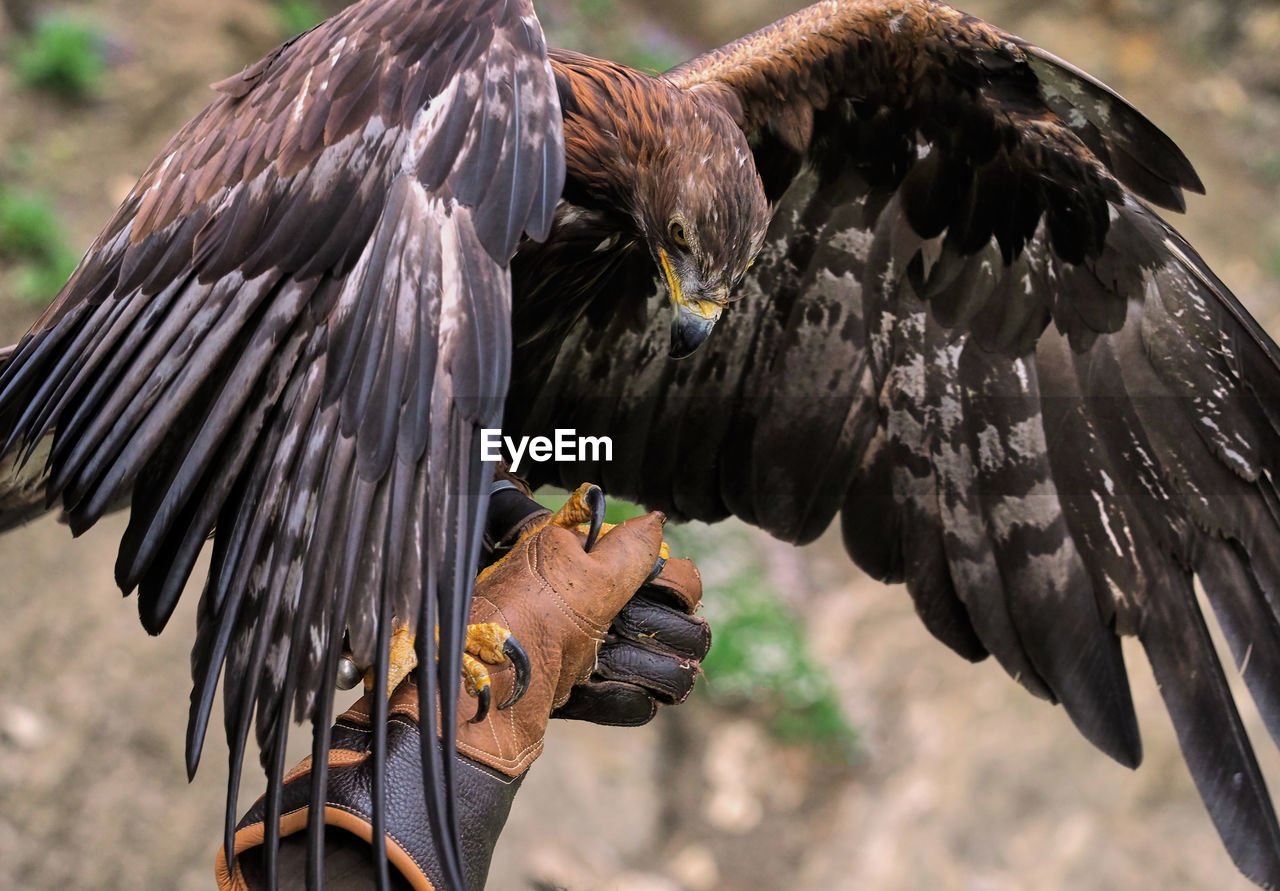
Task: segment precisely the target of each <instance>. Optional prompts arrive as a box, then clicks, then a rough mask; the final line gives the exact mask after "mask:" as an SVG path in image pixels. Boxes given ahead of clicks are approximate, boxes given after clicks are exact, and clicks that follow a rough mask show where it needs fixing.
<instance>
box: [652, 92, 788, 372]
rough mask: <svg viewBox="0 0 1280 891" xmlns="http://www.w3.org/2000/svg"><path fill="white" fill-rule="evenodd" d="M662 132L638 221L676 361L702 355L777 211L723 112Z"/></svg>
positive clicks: (693, 116)
mask: <svg viewBox="0 0 1280 891" xmlns="http://www.w3.org/2000/svg"><path fill="white" fill-rule="evenodd" d="M676 107H677V108H681V109H684V110H687V112H688V113H686V114H683V115H679V116H678V119H677V120H675V121H669V122H667V124H668V125H667V126H665V127H663V131H664V133H663V136H664V137H665V139H663V140H662V142H663V145H662V149H661V150H660V151H658V152H655V153H654V154H653V156H651V158H650V163H648V164H643V165H638V168H637V180H638V182H637V185H638V187H639V188H638V189H637V195H636V198H637V201H636V208H635V215H636V218H637V223H638V224H639V227H640V230H641V234H642V235H643V237H644V239H645V241H646V242H647V243H648V245H649V250H650V252H651V253H652V255H653V259H654V261H655V263H656V264H657V266H658V270H659V272H660V275H661V280H662V281H664V282H665V283H666V286H667V295H668V298H669V300H670V302H671V311H672V319H671V356H672V358H676V359H680V358H683V357H685V356H688V355H690V354H691V353H693V351H694V350H696V349H697V348H698V347H699V346H700V345H701V344H702V342H703V341H704V340H706V339H707V336H708V335H709V334H710V333H711V329H712V327H713V326H714V325H715V323H716V321H717V320H719V318H720V316H721V314H722V313H723V312H724V310H725V307H726V306H728V304H729V298H730V295H731V294H732V293H733V289H734V288H735V287H736V286H737V285H738V284H740V283H741V281H742V279H743V276H745V274H746V271H747V267H749V266H750V265H751V262H752V260H754V259H755V256H756V254H757V253H759V251H760V247H761V245H763V244H764V237H765V232H766V230H767V229H768V227H769V219H770V216H771V212H770V209H769V202H768V201H767V200H766V198H765V193H764V186H763V184H762V183H761V181H760V174H759V173H758V172H757V171H756V167H755V161H754V158H753V156H752V154H751V149H750V147H749V146H748V145H747V140H746V137H745V136H744V135H743V133H742V130H741V129H740V128H739V127H738V125H737V124H736V123H734V121H733V120H732V119H731V118H730V117H729V116H728V115H727V114H725V113H724V112H723V111H721V110H720V109H719V108H716V107H711V106H709V105H704V104H702V103H686V104H682V105H680V106H676Z"/></svg>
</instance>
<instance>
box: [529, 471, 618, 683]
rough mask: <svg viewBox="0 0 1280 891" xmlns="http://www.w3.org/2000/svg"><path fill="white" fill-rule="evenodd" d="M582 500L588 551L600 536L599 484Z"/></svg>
mask: <svg viewBox="0 0 1280 891" xmlns="http://www.w3.org/2000/svg"><path fill="white" fill-rule="evenodd" d="M582 500H583V501H585V502H586V503H587V507H588V508H589V509H590V510H591V528H590V529H588V530H587V543H586V544H585V545H583V546H582V549H583V550H584V551H588V552H589V551H590V550H591V549H592V548H594V547H595V546H596V540H597V539H599V538H600V527H601V526H603V525H604V491H603V490H602V489H601V488H600V487H599V486H592V487H591V488H589V489H587V492H586V494H585V495H583V496H582ZM517 698H518V697H517Z"/></svg>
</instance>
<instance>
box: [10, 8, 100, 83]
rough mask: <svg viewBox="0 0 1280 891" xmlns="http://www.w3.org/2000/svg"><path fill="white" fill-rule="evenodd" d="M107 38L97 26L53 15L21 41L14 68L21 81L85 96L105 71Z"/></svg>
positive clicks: (15, 53)
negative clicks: (105, 38)
mask: <svg viewBox="0 0 1280 891" xmlns="http://www.w3.org/2000/svg"><path fill="white" fill-rule="evenodd" d="M104 47H105V41H104V40H103V37H102V33H101V32H100V31H99V30H98V28H96V27H95V26H93V25H91V24H88V23H86V22H79V21H75V20H73V19H69V18H63V17H60V16H53V17H50V18H47V19H44V20H43V21H41V22H40V23H39V24H37V25H36V29H35V32H34V33H32V35H31V36H30V37H27V38H24V39H23V40H21V41H20V42H19V43H18V46H17V49H16V51H15V52H14V54H13V68H14V71H15V72H16V74H17V75H18V80H19V81H20V82H22V83H23V84H24V85H26V86H28V87H31V88H33V89H38V90H46V91H48V92H51V93H57V94H58V95H60V96H63V97H65V98H68V99H84V98H86V97H88V96H90V95H92V94H93V93H94V91H96V90H97V87H98V84H99V83H100V82H101V80H102V76H103V75H104V74H105V73H106V68H107V64H106V57H105V54H104Z"/></svg>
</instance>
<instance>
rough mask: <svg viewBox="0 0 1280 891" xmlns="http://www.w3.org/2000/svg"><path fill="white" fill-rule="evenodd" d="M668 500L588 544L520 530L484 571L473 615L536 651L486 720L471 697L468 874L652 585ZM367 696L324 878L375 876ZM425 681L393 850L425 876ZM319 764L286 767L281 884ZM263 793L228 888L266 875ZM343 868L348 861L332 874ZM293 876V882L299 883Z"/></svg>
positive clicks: (465, 794) (404, 740) (465, 750)
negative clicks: (558, 714) (614, 628)
mask: <svg viewBox="0 0 1280 891" xmlns="http://www.w3.org/2000/svg"><path fill="white" fill-rule="evenodd" d="M663 519H664V518H663V517H662V515H661V514H656V513H654V514H649V515H647V516H644V517H637V518H636V519H634V520H630V521H628V522H626V523H623V524H621V525H619V526H617V527H614V528H613V529H611V530H610V531H609V532H607V533H605V534H604V535H603V536H601V537H600V539H599V540H598V541H597V542H596V543H595V545H594V547H593V549H592V550H591V551H590V552H589V553H588V552H586V551H585V550H584V549H583V542H584V540H585V539H584V536H583V535H582V534H581V533H578V532H576V531H570V530H567V529H563V528H560V527H558V526H554V525H547V526H545V527H543V528H540V529H537V530H536V531H533V532H531V533H529V534H528V535H526V536H525V537H524V538H522V539H520V540H519V541H518V542H516V544H515V545H514V546H513V547H512V548H511V550H510V552H509V554H508V555H507V557H506V558H505V559H503V560H501V561H500V562H499V563H497V564H495V565H494V566H492V567H490V568H489V569H487V570H486V571H485V572H484V573H482V574H481V576H480V578H479V579H478V580H477V582H476V590H475V596H474V598H473V605H472V612H471V621H472V622H485V621H495V622H499V623H501V624H503V625H505V626H506V627H508V628H509V629H511V631H512V632H513V633H514V635H515V636H516V638H517V639H518V640H520V641H521V642H522V644H523V645H524V648H525V650H526V651H527V652H528V654H529V657H530V662H531V664H532V670H533V674H532V678H531V681H530V684H529V688H528V690H527V692H526V693H525V695H524V697H523V698H522V699H520V700H519V701H518V702H517V703H515V704H514V705H512V706H511V707H510V708H508V709H505V710H494V711H491V712H490V714H489V716H488V718H487V719H485V720H484V721H483V722H481V723H479V724H470V723H467V719H468V718H469V717H470V716H471V713H470V711H469V710H468V709H467V708H466V706H465V705H464V706H463V708H462V709H461V710H460V711H461V712H462V714H461V715H460V716H459V726H458V752H459V757H462V756H465V758H464V759H463V762H462V763H463V765H464V766H463V769H462V770H460V771H459V777H460V783H459V795H460V800H459V807H460V814H459V816H460V818H461V822H462V827H461V828H462V835H463V839H462V841H463V849H464V861H465V862H464V869H465V872H466V879H467V884H468V887H472V888H479V887H483V885H484V880H485V877H486V875H487V873H488V866H489V858H490V856H491V854H492V850H493V844H494V843H495V842H496V839H497V835H498V833H499V832H500V831H501V827H502V825H503V823H504V822H505V820H506V815H507V812H508V810H509V808H510V803H511V799H512V798H513V797H514V795H515V790H516V788H517V787H518V785H519V778H520V777H521V776H522V775H523V773H524V771H525V770H526V769H527V768H528V766H529V765H530V764H531V763H532V762H533V760H534V759H535V758H537V756H538V755H539V754H540V753H541V751H542V744H543V743H542V738H543V734H544V733H545V730H546V725H547V720H548V718H549V716H550V714H551V711H552V709H553V708H554V707H555V706H557V705H560V704H562V703H564V702H565V700H566V699H568V697H569V693H570V690H571V689H572V688H573V686H574V684H576V683H578V682H579V681H581V680H584V679H586V678H587V677H589V676H590V675H591V672H592V668H593V666H594V665H595V663H596V653H597V649H598V647H599V645H600V643H601V641H602V640H603V639H604V637H605V631H606V629H607V628H608V627H609V623H610V622H611V620H612V619H613V618H614V616H615V615H616V614H617V613H618V611H619V610H620V609H621V608H622V606H623V605H624V604H625V603H626V602H627V600H628V599H629V598H630V597H631V596H632V595H633V594H634V592H635V591H636V590H637V589H638V588H639V587H641V585H642V584H643V583H644V581H645V579H646V577H647V576H648V575H649V574H650V573H651V571H652V568H653V566H654V564H655V562H656V560H657V558H658V553H659V546H660V544H661V540H662V523H663ZM490 670H491V677H492V684H493V696H494V701H497V702H501V701H503V700H505V698H506V694H507V692H508V691H509V689H510V686H511V683H512V675H513V674H514V671H513V669H512V668H511V666H510V665H509V664H506V665H503V666H491V669H490ZM368 714H369V709H368V703H367V700H361V702H360V703H357V706H356V707H355V708H353V709H352V710H351V711H349V712H347V713H346V714H345V715H343V716H342V718H340V719H339V720H338V723H337V725H336V727H335V730H334V737H333V740H334V742H333V744H332V746H331V749H330V759H329V764H330V780H329V800H328V802H326V807H325V811H326V822H327V823H328V824H329V826H330V829H329V834H328V835H327V836H326V853H327V855H329V856H328V860H327V864H326V869H327V870H328V875H327V885H326V886H327V887H330V888H338V887H344V886H345V887H369V882H370V878H369V876H370V875H371V874H372V873H371V872H369V870H370V869H371V868H372V865H371V863H370V856H369V850H368V845H367V843H368V842H369V840H370V839H371V837H372V821H371V819H370V813H371V808H370V797H369V795H370V787H371V776H370V771H371V764H370V763H369V762H370V761H371V759H370V757H369V753H368V737H369V719H368ZM417 717H418V715H417V699H416V692H415V691H412V688H408V689H406V686H402V687H400V688H399V689H398V690H397V692H396V694H395V695H394V696H393V700H392V703H391V708H390V713H389V724H390V725H391V726H390V727H389V732H388V739H387V750H388V759H387V760H388V765H389V767H388V770H389V775H390V778H391V782H390V783H389V784H388V790H389V802H388V803H389V808H388V811H389V813H388V845H387V847H388V856H389V858H390V859H391V861H392V864H393V865H394V866H395V867H396V868H397V870H398V871H399V872H400V878H403V879H404V880H405V881H407V882H408V883H409V886H411V887H415V888H431V887H433V885H432V882H433V881H435V882H436V883H437V885H438V884H439V880H438V877H439V874H440V873H439V870H438V869H437V868H436V864H435V861H434V857H433V852H432V848H431V844H430V841H429V838H430V835H429V829H428V826H427V823H426V817H425V811H426V809H425V805H424V803H423V802H422V800H421V789H422V781H421V767H420V762H419V758H418V725H417ZM309 787H310V783H309V765H308V762H304V763H303V764H302V765H300V766H299V767H298V768H297V769H295V771H294V772H293V773H292V774H291V775H290V776H289V777H288V778H287V782H286V783H285V787H284V799H283V802H284V807H283V810H282V813H283V814H284V816H283V817H282V819H281V831H282V835H283V836H285V838H284V841H283V842H282V847H281V852H280V861H279V862H280V867H281V868H280V880H281V887H282V888H287V887H291V886H292V887H301V882H302V879H301V876H302V874H303V872H302V870H301V869H300V868H298V864H301V863H302V862H303V861H302V858H303V855H304V853H305V851H304V849H305V839H304V838H303V834H299V833H300V832H301V830H302V828H303V827H305V826H306V822H307V811H308V809H309V807H310V802H309V800H308V795H309ZM262 820H263V803H262V802H261V801H259V803H258V804H257V805H255V806H254V808H253V809H251V810H250V812H249V813H248V814H247V815H246V816H245V818H244V819H243V820H242V821H241V824H240V827H239V829H238V830H237V833H236V840H235V852H234V853H235V861H234V864H233V869H232V870H231V872H229V873H228V871H227V870H226V868H225V866H224V859H223V855H222V852H221V851H220V852H219V853H218V858H217V867H216V868H217V872H218V882H219V886H220V887H221V888H224V889H227V888H240V889H244V888H258V887H263V886H264V885H263V884H260V883H262V882H263V876H261V874H260V871H259V872H255V869H259V867H258V864H259V862H260V861H259V858H257V857H245V856H244V854H245V852H246V851H247V850H249V849H250V848H253V847H256V846H259V845H261V844H262V840H263V837H264V834H265V833H264V832H263V826H262ZM335 870H336V871H337V873H336V874H335ZM294 881H296V883H297V884H296V885H294V884H293V883H294Z"/></svg>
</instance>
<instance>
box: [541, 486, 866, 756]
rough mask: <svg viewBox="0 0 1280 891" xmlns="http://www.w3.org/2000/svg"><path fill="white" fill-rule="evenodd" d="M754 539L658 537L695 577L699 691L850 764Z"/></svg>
mask: <svg viewBox="0 0 1280 891" xmlns="http://www.w3.org/2000/svg"><path fill="white" fill-rule="evenodd" d="M567 496H568V493H567V492H564V491H563V490H560V489H551V488H545V487H544V488H542V489H539V490H538V492H537V493H536V499H537V501H538V503H539V504H541V505H543V506H544V507H547V508H550V509H551V510H555V509H556V508H558V507H560V505H562V504H564V500H565V498H566V497H567ZM642 513H644V509H643V508H641V507H639V506H637V505H635V504H632V503H631V502H628V501H623V500H622V499H621V498H610V499H607V501H606V510H605V521H606V522H608V523H621V522H623V521H625V520H629V519H631V518H632V517H636V516H639V515H640V514H642ZM756 534H757V533H755V532H753V531H752V530H750V529H748V528H747V527H746V526H744V525H742V524H741V523H738V522H734V521H730V522H726V523H719V524H717V525H715V526H707V525H704V524H702V523H693V524H689V525H683V526H677V525H675V524H668V525H667V527H666V530H665V532H664V537H665V538H666V541H667V544H668V546H669V547H670V548H671V553H672V555H673V556H676V557H688V558H690V559H692V560H693V561H694V562H695V563H697V564H698V569H699V571H700V572H701V573H702V583H703V591H704V593H705V597H704V598H703V614H704V615H705V616H706V617H707V620H708V621H709V622H711V630H712V646H711V652H710V653H709V654H708V656H707V658H706V659H705V660H704V661H703V663H702V668H703V670H704V671H705V672H706V678H705V680H704V682H703V683H700V684H699V686H698V689H699V690H701V691H704V692H703V694H702V695H706V696H708V697H710V699H711V700H712V702H714V703H716V704H717V705H723V706H743V705H746V706H749V707H751V708H753V709H754V710H756V711H758V712H759V713H761V714H763V715H764V717H765V720H766V722H767V723H768V726H769V729H770V731H771V732H772V733H773V734H774V735H775V736H777V737H778V738H779V739H782V740H784V741H786V742H792V743H803V744H807V745H812V746H816V747H817V748H819V749H820V750H822V751H824V752H828V753H830V754H832V755H833V756H834V757H836V758H839V759H841V760H850V759H852V758H853V757H854V756H855V755H856V752H857V747H858V735H857V732H856V731H855V730H854V729H853V727H852V726H850V724H849V721H848V719H847V718H846V717H845V714H844V710H843V709H842V708H841V707H840V701H839V700H838V699H837V697H836V692H835V687H834V685H833V684H832V681H831V676H830V675H829V674H828V673H827V669H826V667H825V666H824V665H823V664H822V663H821V662H819V661H817V659H815V658H814V656H813V654H812V653H811V652H810V650H809V643H808V639H807V638H806V635H805V630H804V626H803V625H802V624H801V623H800V621H799V620H797V619H796V617H795V616H794V615H793V614H792V612H791V611H790V610H789V609H788V608H787V606H786V604H785V603H784V602H783V601H782V600H781V599H780V597H779V595H778V592H777V591H775V590H774V589H773V587H772V585H771V584H770V583H769V580H768V573H767V568H766V566H765V564H764V560H763V559H762V557H761V555H760V552H759V550H758V547H757V544H756V542H757V539H756Z"/></svg>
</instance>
